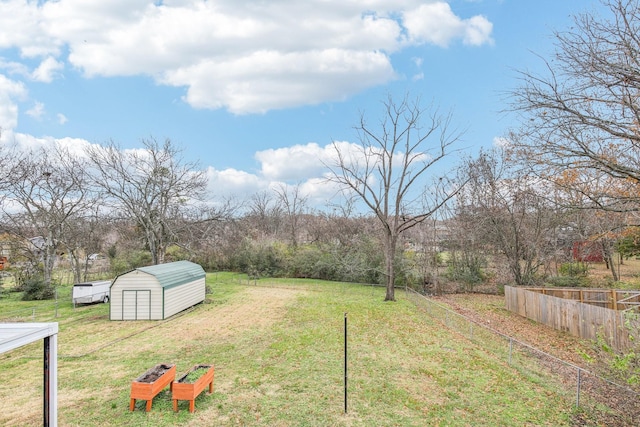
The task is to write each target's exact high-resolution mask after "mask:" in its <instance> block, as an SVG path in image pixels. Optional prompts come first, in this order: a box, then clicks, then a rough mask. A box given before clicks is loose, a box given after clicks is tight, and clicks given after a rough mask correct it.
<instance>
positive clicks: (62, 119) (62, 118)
mask: <svg viewBox="0 0 640 427" xmlns="http://www.w3.org/2000/svg"><path fill="white" fill-rule="evenodd" d="M56 117H57V118H58V123H60V124H61V125H63V124H65V123H67V122H68V121H69V119H67V116H65V115H64V114H62V113H58V114H56Z"/></svg>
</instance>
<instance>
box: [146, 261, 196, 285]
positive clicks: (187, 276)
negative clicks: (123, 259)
mask: <svg viewBox="0 0 640 427" xmlns="http://www.w3.org/2000/svg"><path fill="white" fill-rule="evenodd" d="M136 270H138V271H142V272H143V273H147V274H150V275H152V276H154V277H155V278H156V279H158V282H159V283H160V286H161V287H163V288H172V287H174V286H180V285H184V284H185V283H189V282H193V281H194V280H197V279H201V278H204V277H205V272H204V269H203V268H202V267H201V266H200V265H198V264H195V263H193V262H190V261H176V262H168V263H166V264H158V265H151V266H149V267H138V268H136Z"/></svg>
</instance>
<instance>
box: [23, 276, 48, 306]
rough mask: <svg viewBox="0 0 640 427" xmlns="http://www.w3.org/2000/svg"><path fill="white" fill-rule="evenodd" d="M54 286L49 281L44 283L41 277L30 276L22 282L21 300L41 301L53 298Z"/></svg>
mask: <svg viewBox="0 0 640 427" xmlns="http://www.w3.org/2000/svg"><path fill="white" fill-rule="evenodd" d="M54 296H55V288H54V287H53V286H52V284H51V283H49V284H47V283H45V281H44V279H42V278H41V277H30V278H29V279H27V280H25V282H24V293H23V294H22V301H41V300H47V299H53V297H54Z"/></svg>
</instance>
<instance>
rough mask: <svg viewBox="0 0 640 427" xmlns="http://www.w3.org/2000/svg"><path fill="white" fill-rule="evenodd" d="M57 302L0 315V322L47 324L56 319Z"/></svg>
mask: <svg viewBox="0 0 640 427" xmlns="http://www.w3.org/2000/svg"><path fill="white" fill-rule="evenodd" d="M58 309H59V303H58V302H51V303H48V304H39V305H38V306H37V307H35V306H34V307H24V308H21V309H18V310H13V311H8V312H3V313H1V314H0V322H48V321H51V320H53V319H57V318H58Z"/></svg>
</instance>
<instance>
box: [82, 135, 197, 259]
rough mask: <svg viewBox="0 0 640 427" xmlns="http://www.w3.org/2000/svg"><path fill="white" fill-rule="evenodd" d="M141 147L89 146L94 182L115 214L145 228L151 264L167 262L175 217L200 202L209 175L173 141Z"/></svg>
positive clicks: (155, 142)
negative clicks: (186, 160)
mask: <svg viewBox="0 0 640 427" xmlns="http://www.w3.org/2000/svg"><path fill="white" fill-rule="evenodd" d="M142 143H143V145H144V148H143V149H141V150H123V149H122V148H121V147H119V146H118V145H116V144H115V143H114V142H110V143H108V144H107V145H105V146H91V147H89V148H88V150H87V155H88V157H89V159H90V161H91V163H92V165H93V167H94V173H95V175H94V185H96V186H97V187H98V188H100V189H101V190H102V191H103V192H104V194H105V196H106V198H107V199H109V200H111V201H112V202H113V208H114V209H115V211H116V212H118V213H120V214H123V215H125V216H126V217H128V218H130V219H132V220H133V221H134V222H135V224H136V225H137V226H138V227H139V229H140V230H141V231H142V233H143V236H144V241H145V243H146V244H147V246H148V247H149V251H150V252H151V258H152V262H153V264H161V263H162V262H164V256H165V252H166V248H167V246H168V245H169V244H170V243H171V242H172V241H173V239H174V238H175V235H174V230H173V229H172V227H171V219H172V218H175V217H176V216H179V215H180V212H181V211H182V210H184V209H185V208H187V206H188V204H189V203H193V202H194V201H197V200H199V199H200V198H201V197H202V195H203V193H204V191H205V188H206V183H207V181H206V175H205V172H204V171H203V170H200V169H199V168H198V165H197V164H196V163H191V162H185V161H184V160H183V159H182V157H181V156H180V154H181V150H180V149H179V148H177V147H176V146H175V145H174V144H173V143H172V142H171V141H170V140H169V139H167V140H165V141H164V143H162V144H160V143H158V142H157V141H156V140H154V139H146V140H143V141H142Z"/></svg>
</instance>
